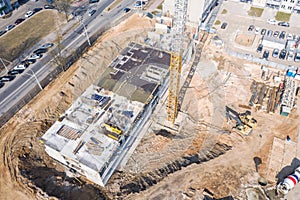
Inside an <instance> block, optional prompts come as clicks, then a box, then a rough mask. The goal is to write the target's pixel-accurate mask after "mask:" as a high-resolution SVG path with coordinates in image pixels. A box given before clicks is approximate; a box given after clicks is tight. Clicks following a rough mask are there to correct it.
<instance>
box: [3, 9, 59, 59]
mask: <svg viewBox="0 0 300 200" xmlns="http://www.w3.org/2000/svg"><path fill="white" fill-rule="evenodd" d="M56 15H57V14H56V12H55V11H51V10H45V11H43V12H40V13H38V14H36V15H34V16H32V17H31V18H29V19H27V20H25V21H24V22H23V23H22V24H20V25H18V26H16V27H15V28H14V29H12V30H10V31H9V32H8V33H6V34H5V35H3V36H2V37H1V38H0V57H2V58H4V59H6V60H9V61H13V60H15V59H17V58H18V57H20V56H21V55H22V54H24V53H25V52H26V51H27V50H28V49H29V48H31V47H32V46H34V45H36V44H37V43H38V42H39V41H40V40H41V39H42V38H43V37H45V36H46V35H48V34H49V33H51V32H53V30H55V28H56V26H55V24H56V22H55V19H56Z"/></svg>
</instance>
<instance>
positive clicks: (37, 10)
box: [33, 8, 43, 13]
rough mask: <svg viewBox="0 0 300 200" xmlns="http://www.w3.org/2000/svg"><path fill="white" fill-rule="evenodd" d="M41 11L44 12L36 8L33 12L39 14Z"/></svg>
mask: <svg viewBox="0 0 300 200" xmlns="http://www.w3.org/2000/svg"><path fill="white" fill-rule="evenodd" d="M41 10H43V8H34V9H33V12H34V13H37V12H40V11H41Z"/></svg>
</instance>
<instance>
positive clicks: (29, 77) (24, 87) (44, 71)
mask: <svg viewBox="0 0 300 200" xmlns="http://www.w3.org/2000/svg"><path fill="white" fill-rule="evenodd" d="M111 2H113V0H106V1H101V4H99V8H98V9H97V12H96V13H95V14H94V15H93V16H92V17H89V16H84V17H83V24H84V25H85V26H86V27H87V31H88V34H89V35H92V34H94V33H95V32H97V31H99V30H103V29H104V28H105V27H106V26H107V25H108V24H109V23H111V22H113V21H114V20H116V19H117V18H119V17H121V16H123V15H124V12H123V9H124V8H125V7H128V6H130V7H132V5H133V3H134V2H135V0H129V1H128V0H124V1H123V2H121V3H120V4H119V6H117V7H115V8H114V9H113V10H111V11H110V12H109V13H106V12H103V10H104V9H105V8H106V7H107V6H108V5H109V4H110V3H111ZM75 20H76V19H75ZM83 33H84V28H83V26H82V25H80V26H78V27H77V28H75V30H74V31H72V32H71V33H70V34H69V35H68V36H67V37H66V38H65V39H64V40H63V41H62V46H63V47H64V49H63V50H62V54H63V55H64V54H68V52H71V51H73V50H75V49H77V48H78V47H79V46H80V45H81V44H82V43H84V42H87V39H86V36H85V35H84V34H83ZM56 48H57V47H54V48H53V51H55V50H56ZM52 59H53V58H52V56H50V55H49V53H48V54H45V55H44V57H43V58H42V59H40V60H39V61H37V63H35V64H33V65H30V67H29V68H28V69H26V70H25V71H24V72H23V73H22V74H21V75H19V76H17V77H16V79H15V80H13V81H11V82H8V83H6V85H5V86H4V88H1V90H0V117H1V116H2V115H3V114H4V113H6V112H7V111H8V110H9V109H10V108H11V107H12V106H14V105H15V104H16V103H17V102H19V101H20V100H21V99H22V98H24V96H25V95H26V94H27V93H28V92H29V91H30V90H31V89H32V88H33V87H35V86H37V82H36V81H35V78H34V76H33V72H34V74H35V75H36V76H37V77H38V79H39V80H43V79H44V78H45V77H46V76H47V75H48V74H49V73H50V72H51V71H53V70H54V68H55V67H56V66H55V64H53V63H52V62H51V60H52Z"/></svg>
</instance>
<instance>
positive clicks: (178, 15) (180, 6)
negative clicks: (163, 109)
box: [167, 0, 188, 124]
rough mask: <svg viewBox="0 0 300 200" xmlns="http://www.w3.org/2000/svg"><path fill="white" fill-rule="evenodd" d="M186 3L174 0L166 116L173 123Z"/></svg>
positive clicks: (180, 65) (176, 101)
mask: <svg viewBox="0 0 300 200" xmlns="http://www.w3.org/2000/svg"><path fill="white" fill-rule="evenodd" d="M187 4H188V0H175V12H174V13H175V14H174V25H173V29H172V32H173V38H172V47H171V61H170V83H169V95H168V118H167V119H168V120H169V121H171V122H172V123H173V124H174V122H175V118H176V117H177V114H178V96H179V87H180V75H181V67H182V45H183V39H184V37H183V36H184V28H185V22H186V15H187Z"/></svg>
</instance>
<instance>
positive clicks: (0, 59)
mask: <svg viewBox="0 0 300 200" xmlns="http://www.w3.org/2000/svg"><path fill="white" fill-rule="evenodd" d="M0 61H1V62H2V65H3V66H4V67H5V69H6V71H7V72H8V68H7V66H6V64H5V63H4V62H3V60H2V58H0Z"/></svg>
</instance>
